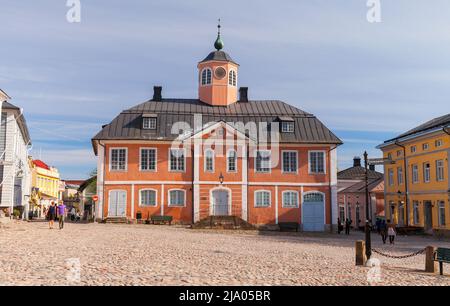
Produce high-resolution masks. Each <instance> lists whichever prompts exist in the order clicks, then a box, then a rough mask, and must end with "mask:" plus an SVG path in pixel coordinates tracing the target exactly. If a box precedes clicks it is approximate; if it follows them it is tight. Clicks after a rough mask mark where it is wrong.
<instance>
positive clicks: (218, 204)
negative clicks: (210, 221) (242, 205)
mask: <svg viewBox="0 0 450 306" xmlns="http://www.w3.org/2000/svg"><path fill="white" fill-rule="evenodd" d="M210 205H211V215H212V216H229V215H230V214H231V197H230V190H229V189H226V188H216V189H213V190H211V202H210Z"/></svg>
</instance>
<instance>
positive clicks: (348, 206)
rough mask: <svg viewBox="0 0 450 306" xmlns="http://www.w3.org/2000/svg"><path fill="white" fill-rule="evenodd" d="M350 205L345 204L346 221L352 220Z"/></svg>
mask: <svg viewBox="0 0 450 306" xmlns="http://www.w3.org/2000/svg"><path fill="white" fill-rule="evenodd" d="M350 205H351V204H350V203H348V204H347V219H349V220H353V217H352V207H351V206H350Z"/></svg>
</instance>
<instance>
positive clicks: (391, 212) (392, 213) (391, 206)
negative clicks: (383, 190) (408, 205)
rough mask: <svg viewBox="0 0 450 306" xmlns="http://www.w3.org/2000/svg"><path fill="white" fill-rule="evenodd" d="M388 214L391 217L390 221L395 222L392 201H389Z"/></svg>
mask: <svg viewBox="0 0 450 306" xmlns="http://www.w3.org/2000/svg"><path fill="white" fill-rule="evenodd" d="M389 215H390V218H391V220H390V221H391V222H392V223H395V204H394V202H393V201H390V202H389Z"/></svg>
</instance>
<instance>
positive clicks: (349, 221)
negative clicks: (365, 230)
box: [345, 219, 352, 235]
mask: <svg viewBox="0 0 450 306" xmlns="http://www.w3.org/2000/svg"><path fill="white" fill-rule="evenodd" d="M351 225H352V220H350V219H347V220H345V234H346V235H350V226H351Z"/></svg>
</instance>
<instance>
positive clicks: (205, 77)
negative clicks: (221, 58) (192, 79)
mask: <svg viewBox="0 0 450 306" xmlns="http://www.w3.org/2000/svg"><path fill="white" fill-rule="evenodd" d="M211 80H212V71H211V69H209V68H206V69H203V71H202V85H210V84H211Z"/></svg>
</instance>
